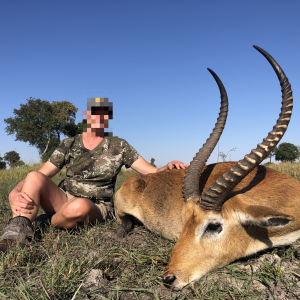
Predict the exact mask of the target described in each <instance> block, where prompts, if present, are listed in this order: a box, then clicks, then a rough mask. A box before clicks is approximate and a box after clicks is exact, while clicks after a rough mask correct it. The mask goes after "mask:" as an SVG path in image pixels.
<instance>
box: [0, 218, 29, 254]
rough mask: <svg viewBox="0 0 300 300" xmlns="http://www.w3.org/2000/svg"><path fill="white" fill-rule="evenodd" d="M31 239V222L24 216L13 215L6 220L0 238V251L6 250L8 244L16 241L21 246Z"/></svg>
mask: <svg viewBox="0 0 300 300" xmlns="http://www.w3.org/2000/svg"><path fill="white" fill-rule="evenodd" d="M32 239H33V230H32V226H31V222H30V220H29V219H28V218H26V217H21V216H20V217H15V218H12V219H10V220H9V221H8V224H7V226H6V227H5V228H4V230H3V234H2V236H1V238H0V252H6V251H7V249H8V247H9V245H11V244H14V243H16V242H18V243H19V245H20V246H21V247H24V246H25V245H27V244H28V243H29V242H30V241H31V240H32Z"/></svg>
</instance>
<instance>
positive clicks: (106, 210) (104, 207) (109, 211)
mask: <svg viewBox="0 0 300 300" xmlns="http://www.w3.org/2000/svg"><path fill="white" fill-rule="evenodd" d="M59 189H60V190H62V191H63V192H64V193H65V195H66V197H67V200H68V201H69V200H71V199H73V198H76V197H74V196H73V195H71V194H70V193H69V192H68V191H64V190H63V189H62V188H59ZM93 203H94V202H93ZM94 204H95V205H96V206H97V207H98V208H99V210H100V212H101V217H102V218H101V219H99V221H100V222H101V221H105V220H112V219H114V220H115V219H116V217H115V214H114V207H113V204H112V202H111V201H99V203H94ZM84 222H85V223H89V216H87V217H86V219H85V220H84Z"/></svg>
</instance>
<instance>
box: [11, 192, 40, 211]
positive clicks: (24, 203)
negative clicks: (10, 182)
mask: <svg viewBox="0 0 300 300" xmlns="http://www.w3.org/2000/svg"><path fill="white" fill-rule="evenodd" d="M9 203H10V208H11V210H12V213H13V214H14V215H16V216H21V213H25V214H31V211H30V210H32V209H33V206H34V205H35V204H34V202H33V201H32V199H31V198H30V197H29V196H28V195H27V194H26V193H25V192H16V191H14V190H13V191H11V192H10V194H9Z"/></svg>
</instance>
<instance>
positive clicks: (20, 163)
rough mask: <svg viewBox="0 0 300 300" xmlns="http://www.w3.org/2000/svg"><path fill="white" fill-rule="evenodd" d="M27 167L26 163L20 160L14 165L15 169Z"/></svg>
mask: <svg viewBox="0 0 300 300" xmlns="http://www.w3.org/2000/svg"><path fill="white" fill-rule="evenodd" d="M24 166H25V163H24V161H23V160H18V161H16V162H15V163H14V164H13V168H22V167H24Z"/></svg>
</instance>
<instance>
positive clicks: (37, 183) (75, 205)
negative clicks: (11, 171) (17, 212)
mask: <svg viewBox="0 0 300 300" xmlns="http://www.w3.org/2000/svg"><path fill="white" fill-rule="evenodd" d="M22 192H25V193H26V194H27V195H28V196H29V197H30V198H31V199H32V200H33V201H34V209H33V210H31V214H29V213H22V216H24V217H27V218H28V219H30V221H31V222H33V221H34V219H35V218H36V216H37V214H38V210H39V206H40V205H41V207H42V208H43V209H44V210H45V212H47V213H50V212H52V213H55V214H54V215H53V217H52V220H51V223H52V224H53V225H55V226H57V227H62V228H66V229H70V228H73V227H75V226H76V225H82V224H83V223H84V221H85V220H86V221H88V222H89V223H93V222H95V221H96V220H97V219H98V220H99V221H101V220H103V219H102V215H101V212H100V210H99V208H98V207H97V206H96V205H95V204H94V203H93V202H92V201H90V200H88V199H84V198H73V199H71V200H70V201H67V197H66V195H65V193H64V192H63V191H62V190H61V189H60V188H58V187H57V186H56V185H55V183H54V182H53V181H52V180H51V179H50V178H49V177H47V176H45V175H44V174H42V173H40V172H35V171H34V172H30V173H29V174H28V175H27V177H26V179H25V182H24V185H23V187H22ZM87 216H88V220H87Z"/></svg>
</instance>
